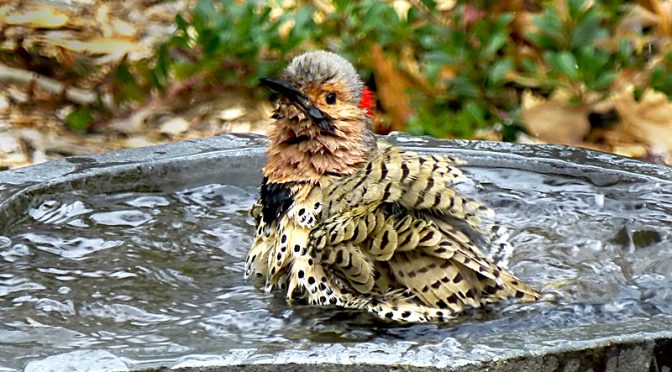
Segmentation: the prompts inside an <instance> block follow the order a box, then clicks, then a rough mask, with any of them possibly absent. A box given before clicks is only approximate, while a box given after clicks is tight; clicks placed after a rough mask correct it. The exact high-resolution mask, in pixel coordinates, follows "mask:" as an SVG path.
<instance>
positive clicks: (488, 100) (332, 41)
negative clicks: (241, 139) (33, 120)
mask: <svg viewBox="0 0 672 372" xmlns="http://www.w3.org/2000/svg"><path fill="white" fill-rule="evenodd" d="M395 3H399V2H394V3H393V2H390V1H375V0H362V1H354V2H353V1H345V0H333V1H332V2H315V3H312V2H308V3H299V4H298V5H294V6H290V7H284V8H283V7H281V6H280V5H278V4H275V3H266V2H258V1H253V0H247V1H236V0H218V1H216V0H197V1H196V4H195V6H194V7H193V9H191V11H190V13H189V14H184V15H182V14H180V15H177V16H176V24H177V29H176V31H175V32H174V34H173V35H172V36H171V37H170V38H169V39H168V40H167V41H166V42H164V43H163V44H161V45H160V46H158V47H157V52H156V55H155V57H154V58H153V59H152V60H151V61H144V62H143V63H136V64H133V65H130V64H125V63H124V64H122V65H120V66H119V67H118V69H117V73H116V80H115V84H116V87H117V88H116V90H115V93H116V95H117V97H118V98H121V99H127V100H142V99H143V97H145V96H146V94H143V92H147V91H150V90H154V89H156V90H160V91H166V89H170V87H171V85H175V84H179V83H180V82H182V83H184V82H189V84H191V86H190V87H191V88H194V89H197V88H198V89H204V88H207V87H209V86H213V85H224V86H240V85H242V86H245V87H249V88H253V87H255V86H256V85H257V82H258V79H259V78H260V77H262V76H267V75H274V74H277V73H279V72H280V70H279V69H280V68H282V67H283V66H284V65H285V64H286V62H287V61H288V60H289V58H290V57H292V56H294V55H296V54H298V53H300V52H301V51H303V50H308V49H315V48H326V49H331V50H334V51H337V52H339V53H342V54H343V55H345V56H346V57H347V58H349V59H350V60H351V61H353V62H355V63H356V64H357V65H358V66H357V67H358V69H359V71H360V72H361V73H362V74H363V76H364V77H365V80H366V81H367V82H368V83H369V84H370V85H374V86H375V85H378V86H381V84H380V83H381V81H376V78H377V77H378V76H377V75H378V71H377V68H378V67H379V66H378V65H377V64H376V61H375V60H374V59H373V58H372V49H373V48H374V47H380V48H382V50H383V51H384V54H385V57H386V58H388V59H391V60H392V61H394V63H395V66H396V68H397V72H398V74H399V79H403V80H404V81H406V84H405V86H406V88H407V89H406V91H404V92H396V93H400V94H407V97H408V100H410V101H411V102H412V105H411V106H412V107H413V108H414V113H413V115H411V116H410V117H408V118H406V123H405V124H406V128H407V130H408V131H409V132H411V133H413V134H429V135H432V136H437V137H453V136H456V137H474V136H475V135H476V134H477V133H478V132H479V130H481V129H488V128H493V127H494V128H499V129H500V130H501V131H502V137H503V138H504V139H509V140H510V139H513V138H514V137H515V133H516V132H517V131H519V130H523V128H524V127H525V126H524V123H522V121H521V119H520V117H519V115H518V114H519V112H520V110H521V104H522V98H521V97H522V94H523V92H524V91H526V90H527V91H532V92H536V93H537V94H540V95H544V96H548V95H549V94H551V93H553V92H557V91H563V92H565V93H566V94H567V95H568V96H569V97H570V102H575V103H578V102H582V101H585V100H587V99H592V100H593V101H594V100H595V99H597V100H599V99H601V98H604V97H606V96H607V95H608V94H609V89H610V88H611V87H612V85H613V83H614V81H615V80H616V79H617V78H618V76H619V73H620V72H621V71H623V70H624V69H628V68H633V69H634V68H639V69H642V70H644V69H645V68H644V67H645V66H647V63H649V64H650V62H649V61H648V59H647V58H645V57H646V56H645V55H644V54H645V53H644V52H642V50H641V48H636V47H635V45H636V44H637V43H636V41H633V40H630V39H627V38H623V39H618V38H615V32H616V27H617V25H618V24H619V22H620V20H621V19H622V18H623V17H624V15H625V14H627V12H628V10H629V9H631V7H632V6H633V4H631V3H630V2H626V1H609V2H588V1H584V0H567V1H566V3H564V4H561V2H550V1H541V2H512V3H525V4H528V3H531V5H530V4H528V5H526V6H528V8H524V7H523V6H522V5H520V7H521V8H518V9H517V8H515V6H514V5H511V6H510V7H506V6H502V5H501V3H500V2H489V1H482V2H473V1H470V2H467V1H458V3H457V5H456V6H454V7H452V8H450V9H439V8H438V6H439V4H437V3H438V2H435V1H432V0H423V1H416V2H409V3H408V4H409V5H411V6H410V8H409V9H407V10H400V9H398V8H395V7H394V4H395ZM325 4H326V5H325ZM556 4H561V5H562V6H557V5H556ZM521 14H529V15H531V19H532V21H531V22H529V21H528V22H525V19H522V18H520V17H521ZM642 32H645V31H642ZM617 39H618V40H617ZM614 40H617V41H614ZM650 70H651V76H650V80H646V81H650V82H651V86H652V87H653V88H654V89H657V90H660V91H661V92H664V93H666V94H667V95H672V80H670V79H672V78H670V76H672V73H671V72H672V53H669V54H667V55H666V56H664V58H659V62H657V64H656V65H654V66H653V67H652V68H651V69H650ZM637 88H639V89H640V90H641V89H643V88H645V87H643V86H639V87H637ZM589 97H592V98H589ZM595 97H598V98H595ZM600 97H601V98H600ZM593 103H594V102H593ZM388 108H389V107H385V105H383V107H382V111H383V117H385V111H386V109H388ZM77 115H79V116H84V113H79V114H77ZM77 120H80V119H77Z"/></svg>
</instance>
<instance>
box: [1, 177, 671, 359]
mask: <svg viewBox="0 0 672 372" xmlns="http://www.w3.org/2000/svg"><path fill="white" fill-rule="evenodd" d="M467 172H468V173H469V174H471V175H472V176H473V177H474V179H475V180H476V182H470V183H468V184H466V185H464V186H463V189H464V190H465V192H467V193H469V194H472V195H476V196H478V198H480V199H482V200H484V201H485V202H486V204H488V205H490V206H492V207H493V208H494V209H495V210H496V211H497V212H498V218H499V220H500V221H501V222H502V223H503V224H504V225H506V226H508V227H509V228H510V230H511V231H512V239H511V240H512V243H514V245H515V246H516V247H517V248H516V253H515V255H514V258H513V261H512V264H511V268H512V270H513V271H514V272H515V273H516V274H518V276H520V277H521V278H523V279H525V280H526V281H528V282H529V283H530V284H531V285H532V286H534V287H536V288H539V289H541V290H543V291H544V292H546V293H552V294H554V295H555V296H557V298H558V301H557V302H556V303H549V302H540V303H535V304H503V305H501V306H495V307H491V308H489V309H487V310H479V311H474V312H472V313H469V314H467V315H465V316H462V317H461V318H459V319H457V320H455V321H454V322H452V323H449V324H445V325H440V326H437V325H405V326H399V325H390V324H385V323H381V322H379V321H376V320H374V319H372V318H371V317H370V316H368V315H367V314H361V313H357V312H352V311H341V310H336V309H315V308H307V307H290V306H289V305H287V304H286V303H285V301H284V299H283V298H282V295H267V294H264V293H263V292H261V291H259V290H257V289H256V288H254V287H253V286H252V285H251V284H249V283H245V282H244V281H243V280H242V270H243V259H244V256H245V253H246V251H247V249H248V247H249V246H250V243H251V238H252V235H253V229H252V225H251V224H252V221H251V219H250V218H249V217H248V216H247V210H248V209H249V207H250V206H251V204H252V202H253V200H254V198H255V197H256V187H255V186H250V187H245V188H240V187H236V186H231V185H222V184H212V185H206V186H200V187H196V188H190V189H185V190H180V191H178V192H172V193H160V192H156V193H154V192H128V193H116V194H97V193H90V192H86V193H85V192H73V193H66V194H55V195H48V194H47V195H40V196H39V197H36V198H35V199H34V200H33V201H32V203H31V205H30V208H29V210H28V211H27V213H26V215H25V216H24V217H22V218H18V219H17V222H15V223H13V224H12V225H11V226H9V227H8V229H7V230H6V231H5V236H0V320H1V321H0V370H1V369H2V368H3V367H4V368H21V367H22V366H25V365H26V363H27V362H29V361H31V360H36V359H40V358H43V357H45V356H47V355H51V354H56V353H65V352H68V351H73V350H78V349H82V348H88V349H104V350H110V351H113V353H114V354H115V355H118V356H120V357H123V358H124V360H125V361H126V362H127V363H128V364H129V365H130V366H138V365H142V363H145V362H148V363H158V362H161V361H168V362H169V361H174V360H177V359H178V358H179V357H182V356H185V355H202V354H222V353H226V350H231V349H235V350H243V349H245V348H246V346H247V347H251V346H254V347H255V348H256V353H264V352H272V351H275V350H280V349H283V348H287V347H288V346H287V345H289V343H291V345H292V347H293V348H296V349H301V348H302V347H306V346H310V345H313V344H319V343H339V342H348V343H353V342H354V343H357V342H366V343H367V344H369V343H373V344H375V343H377V342H385V341H389V340H408V341H413V342H420V343H423V342H424V343H430V344H431V343H436V342H440V341H442V340H445V339H446V338H448V337H452V338H455V339H456V340H457V341H458V342H461V343H465V344H466V343H475V342H477V341H478V340H479V338H488V337H490V338H492V337H500V335H501V337H502V338H501V340H502V342H506V343H509V344H510V346H511V347H516V345H520V347H521V348H523V347H524V340H521V339H520V338H519V337H508V338H507V336H506V335H507V334H518V335H520V334H525V333H527V332H533V333H534V332H536V333H538V334H539V333H540V334H544V333H548V334H552V333H553V332H555V331H557V330H558V329H562V328H564V327H578V328H577V329H585V330H586V332H590V330H591V329H592V328H591V327H609V326H614V327H619V324H621V323H620V322H622V321H623V320H624V319H633V318H641V319H642V321H646V320H647V319H653V318H660V317H667V318H672V244H671V243H670V237H671V235H672V186H671V185H670V184H655V183H649V182H647V183H629V184H628V183H626V184H619V185H603V186H597V185H594V184H591V183H590V182H589V181H587V180H582V179H576V178H568V177H564V176H554V175H542V174H537V173H533V172H527V171H520V170H511V169H493V168H487V169H486V168H467ZM516 343H517V344H516Z"/></svg>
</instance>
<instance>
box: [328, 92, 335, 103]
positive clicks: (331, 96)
mask: <svg viewBox="0 0 672 372" xmlns="http://www.w3.org/2000/svg"><path fill="white" fill-rule="evenodd" d="M326 101H327V103H328V104H330V105H333V104H334V103H336V93H333V92H332V93H329V94H327V97H326Z"/></svg>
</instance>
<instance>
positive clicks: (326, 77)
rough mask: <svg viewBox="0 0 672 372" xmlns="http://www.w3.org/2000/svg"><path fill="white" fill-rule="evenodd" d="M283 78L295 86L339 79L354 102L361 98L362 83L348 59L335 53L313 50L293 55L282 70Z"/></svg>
mask: <svg viewBox="0 0 672 372" xmlns="http://www.w3.org/2000/svg"><path fill="white" fill-rule="evenodd" d="M284 75H285V78H286V79H287V80H289V81H290V82H291V83H292V84H294V85H295V86H296V87H297V88H299V89H301V88H305V87H306V86H307V85H313V84H316V85H319V84H323V83H326V82H329V81H334V80H339V81H341V82H343V83H344V85H345V86H346V87H347V88H348V89H349V90H350V91H351V93H352V96H353V97H354V98H355V102H353V103H354V104H358V103H359V101H360V100H361V99H362V89H363V88H364V83H362V80H361V79H360V77H359V75H358V74H357V71H355V68H354V67H353V66H352V64H351V63H350V62H348V60H346V59H345V58H343V57H341V56H339V55H338V54H336V53H332V52H327V51H324V50H315V51H311V52H306V53H303V54H301V55H299V56H296V57H294V59H292V61H291V62H290V63H289V65H287V68H285V72H284Z"/></svg>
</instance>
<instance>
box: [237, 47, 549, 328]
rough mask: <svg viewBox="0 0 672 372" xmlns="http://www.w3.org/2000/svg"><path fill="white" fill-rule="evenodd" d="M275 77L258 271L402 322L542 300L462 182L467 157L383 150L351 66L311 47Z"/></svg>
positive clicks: (253, 254) (299, 290) (323, 298)
mask: <svg viewBox="0 0 672 372" xmlns="http://www.w3.org/2000/svg"><path fill="white" fill-rule="evenodd" d="M263 82H264V84H266V85H267V86H269V87H270V88H271V89H273V90H275V91H276V92H277V93H279V95H280V99H279V105H278V108H277V110H276V112H275V113H274V118H275V119H276V121H275V123H274V126H273V128H272V129H271V132H270V134H269V142H270V144H269V149H268V163H267V165H266V167H265V168H264V175H265V178H264V181H263V183H262V187H261V192H260V199H259V202H258V203H257V204H255V206H254V207H253V208H252V215H253V216H254V217H255V221H256V227H257V230H256V231H257V232H256V236H255V240H254V243H253V245H252V248H251V249H250V252H249V253H248V256H247V260H246V265H245V276H246V277H249V276H256V277H259V278H261V279H262V280H263V281H264V283H265V284H264V286H265V289H266V290H268V291H271V290H273V289H280V290H284V291H286V293H287V297H288V298H289V299H290V300H292V301H294V300H302V301H305V302H307V303H309V304H312V305H336V306H341V307H346V308H355V309H362V310H366V311H369V312H371V313H373V314H375V315H377V316H378V317H380V318H383V319H390V320H395V321H401V322H437V321H444V320H446V319H449V318H451V317H453V316H455V315H456V314H459V313H460V312H462V311H463V310H465V309H466V308H470V307H480V306H482V305H483V304H486V303H492V302H497V301H500V300H502V299H506V298H513V299H521V300H523V301H533V300H536V299H537V298H538V296H539V295H538V293H537V292H536V291H535V290H533V289H532V288H531V287H529V286H527V285H526V284H524V283H523V282H521V281H520V280H518V279H517V278H516V277H515V276H513V274H511V273H510V272H508V271H507V270H506V262H507V260H508V257H509V256H510V254H511V250H512V247H511V246H510V245H509V244H508V243H507V242H506V239H505V238H506V232H505V230H504V229H503V228H502V227H500V226H497V225H495V224H493V223H491V222H487V221H492V217H493V213H492V211H491V210H490V209H488V208H486V207H484V206H483V205H482V204H481V203H479V202H477V201H476V200H473V199H471V198H469V197H467V196H466V195H462V194H461V193H459V192H458V191H457V189H456V188H455V187H454V186H455V185H456V184H457V183H459V182H461V181H463V180H464V179H465V176H464V175H463V174H462V172H461V170H460V169H459V165H460V164H462V162H461V161H459V160H458V159H454V158H452V157H449V156H445V155H421V154H417V153H415V152H411V151H404V150H401V149H399V148H396V147H387V148H383V149H379V148H378V146H377V144H376V140H375V137H374V136H373V135H372V132H371V129H370V125H371V119H370V116H369V110H370V108H371V106H370V103H368V101H367V102H363V100H370V95H369V93H366V92H364V85H363V84H362V83H361V81H360V79H359V77H358V76H357V74H356V72H355V71H354V68H352V65H351V64H350V63H349V62H347V61H346V60H344V59H343V58H341V57H339V56H338V55H335V54H333V53H329V52H323V51H318V52H309V53H306V54H303V55H301V56H299V57H297V58H295V59H294V60H293V61H292V62H291V63H290V64H289V66H288V67H287V69H286V70H285V73H284V75H283V77H282V78H281V79H265V80H263ZM497 260H498V261H497Z"/></svg>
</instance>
